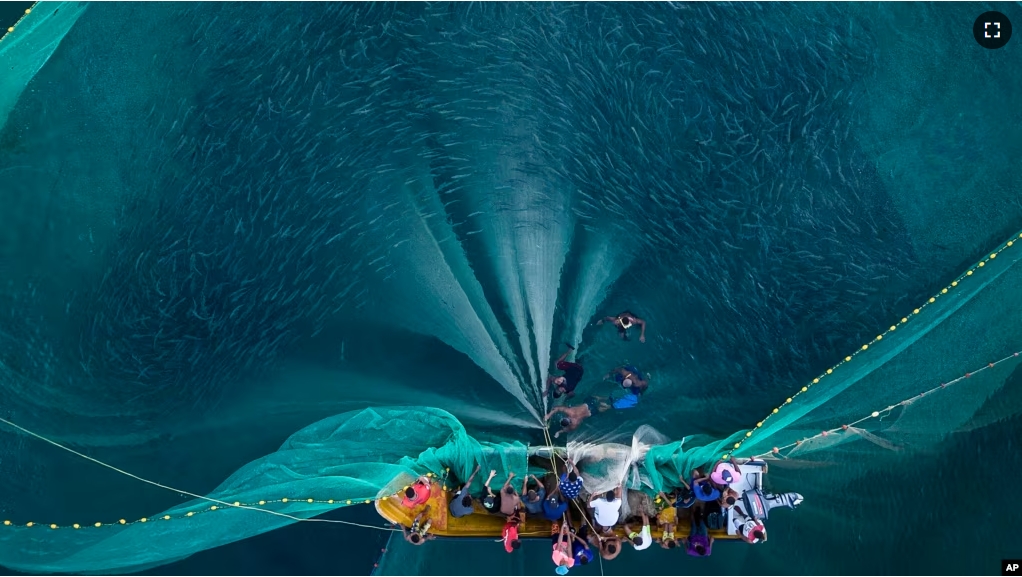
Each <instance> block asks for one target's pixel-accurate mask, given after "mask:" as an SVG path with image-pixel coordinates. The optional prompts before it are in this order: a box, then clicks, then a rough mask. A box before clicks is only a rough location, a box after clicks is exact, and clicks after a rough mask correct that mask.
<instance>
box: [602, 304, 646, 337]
mask: <svg viewBox="0 0 1022 577" xmlns="http://www.w3.org/2000/svg"><path fill="white" fill-rule="evenodd" d="M605 321H608V322H611V323H614V326H615V327H616V328H617V334H619V335H621V338H622V339H623V340H626V341H627V340H628V329H630V328H632V325H639V342H640V343H644V342H646V321H644V320H642V319H640V318H639V317H637V316H635V315H634V314H632V313H630V312H628V311H625V312H623V313H621V314H619V315H617V316H616V317H606V318H602V319H600V320H598V321H596V324H597V325H602V324H603V323H604V322H605Z"/></svg>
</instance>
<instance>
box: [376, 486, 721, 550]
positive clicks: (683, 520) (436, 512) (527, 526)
mask: <svg viewBox="0 0 1022 577" xmlns="http://www.w3.org/2000/svg"><path fill="white" fill-rule="evenodd" d="M453 497H454V492H453V491H448V490H445V489H444V488H443V487H441V484H440V483H436V482H434V483H433V487H432V492H431V495H430V498H429V500H428V501H426V503H425V504H423V505H419V506H417V507H414V508H411V509H409V508H408V507H405V506H403V505H402V504H401V496H400V495H392V496H390V497H389V498H387V499H380V500H378V501H376V511H377V512H378V513H379V514H380V516H381V517H383V518H384V519H386V520H388V521H390V522H391V523H396V524H398V525H401V526H402V527H411V525H412V522H413V521H414V520H415V516H416V515H418V514H419V513H421V512H422V511H423V510H424V509H425V508H426V507H427V506H429V507H431V509H430V518H431V519H432V526H431V527H430V533H432V534H434V535H436V536H437V537H454V538H472V537H476V538H479V537H485V538H490V539H500V537H501V534H502V532H503V530H504V523H505V521H506V518H505V517H504V516H503V515H493V514H490V513H487V512H486V510H484V509H483V507H482V505H481V504H480V503H479V502H478V500H475V502H474V503H473V509H474V512H473V514H471V515H466V516H464V517H454V516H452V515H450V510H449V509H448V503H449V502H450V501H451V499H453ZM576 503H577V505H576V504H573V505H572V506H571V507H570V508H569V515H570V518H571V520H572V522H573V523H574V525H575V527H579V526H580V525H581V523H582V519H581V512H580V510H579V507H583V506H584V505H583V504H582V502H580V501H576ZM685 512H686V511H685V510H680V511H679V517H678V522H677V526H676V528H675V535H677V536H678V537H683V536H687V535H688V532H689V526H690V520H689V518H688V517H687V516H684V517H683V516H681V514H684V513H685ZM638 525H641V521H640V522H636V523H634V524H633V525H632V526H633V527H634V528H636V529H638ZM550 526H551V522H550V521H547V520H546V519H544V518H543V517H541V516H539V515H525V521H524V522H523V523H522V524H521V525H520V526H519V528H518V535H519V537H521V538H523V539H526V538H531V539H539V538H549V537H550V528H551V527H550ZM650 529H651V532H652V534H653V537H654V538H660V536H661V533H662V532H661V531H660V529H659V528H658V527H657V526H656V523H655V522H654V520H653V519H650ZM614 532H615V533H616V534H617V535H618V536H619V537H621V538H622V539H625V538H627V535H626V534H625V530H624V526H623V524H622V525H618V526H616V527H614ZM709 534H710V536H711V537H713V538H715V539H738V536H737V535H729V534H728V532H727V530H726V529H720V530H710V531H709Z"/></svg>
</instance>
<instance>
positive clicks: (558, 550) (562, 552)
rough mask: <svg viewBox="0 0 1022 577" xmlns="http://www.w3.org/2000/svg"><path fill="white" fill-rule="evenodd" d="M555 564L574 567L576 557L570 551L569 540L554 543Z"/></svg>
mask: <svg viewBox="0 0 1022 577" xmlns="http://www.w3.org/2000/svg"><path fill="white" fill-rule="evenodd" d="M553 559H554V565H564V566H565V567H574V566H575V559H574V558H573V557H572V556H571V553H570V552H569V545H568V543H567V542H564V543H556V544H554V554H553Z"/></svg>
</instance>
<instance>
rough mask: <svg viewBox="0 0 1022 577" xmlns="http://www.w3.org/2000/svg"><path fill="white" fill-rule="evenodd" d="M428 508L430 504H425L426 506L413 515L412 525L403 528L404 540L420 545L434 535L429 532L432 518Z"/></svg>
mask: <svg viewBox="0 0 1022 577" xmlns="http://www.w3.org/2000/svg"><path fill="white" fill-rule="evenodd" d="M429 509H430V506H429V505H426V508H425V509H423V510H422V511H421V512H420V513H419V514H418V515H416V516H415V520H414V521H412V526H411V527H407V528H405V529H404V530H403V533H404V536H405V541H408V542H409V543H411V544H412V545H422V544H423V543H425V542H426V541H429V540H431V539H434V538H435V537H436V535H433V534H432V533H430V532H429V528H430V526H432V525H433V520H432V519H431V518H430V516H429Z"/></svg>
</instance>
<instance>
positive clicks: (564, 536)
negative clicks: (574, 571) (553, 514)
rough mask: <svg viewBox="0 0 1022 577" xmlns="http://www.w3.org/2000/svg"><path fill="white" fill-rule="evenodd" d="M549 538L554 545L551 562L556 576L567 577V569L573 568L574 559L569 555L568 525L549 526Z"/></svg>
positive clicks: (555, 524) (553, 524)
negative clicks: (552, 561) (565, 576)
mask: <svg viewBox="0 0 1022 577" xmlns="http://www.w3.org/2000/svg"><path fill="white" fill-rule="evenodd" d="M550 537H551V541H552V542H553V545H554V552H553V560H554V565H556V566H557V569H556V572H557V574H558V575H567V574H568V569H570V568H572V567H574V566H575V558H574V557H572V555H571V538H570V537H569V536H568V524H567V523H563V524H558V523H557V522H556V521H555V522H554V523H552V524H551V525H550Z"/></svg>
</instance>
